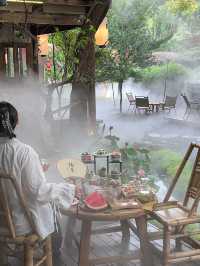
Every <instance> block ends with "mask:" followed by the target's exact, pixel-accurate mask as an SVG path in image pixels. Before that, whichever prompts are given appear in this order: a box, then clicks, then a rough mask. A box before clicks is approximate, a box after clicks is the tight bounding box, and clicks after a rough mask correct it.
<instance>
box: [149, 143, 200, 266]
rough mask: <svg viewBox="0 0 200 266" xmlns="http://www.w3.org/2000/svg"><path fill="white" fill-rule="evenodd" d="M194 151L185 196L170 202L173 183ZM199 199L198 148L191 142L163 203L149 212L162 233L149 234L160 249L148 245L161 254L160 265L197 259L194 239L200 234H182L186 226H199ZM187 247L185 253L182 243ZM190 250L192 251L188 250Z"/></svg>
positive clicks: (199, 254)
mask: <svg viewBox="0 0 200 266" xmlns="http://www.w3.org/2000/svg"><path fill="white" fill-rule="evenodd" d="M194 150H196V159H195V162H194V165H193V169H192V173H191V177H190V179H189V180H188V181H189V183H188V186H187V190H186V194H185V197H184V200H183V202H182V203H180V202H176V201H170V197H171V195H172V193H173V191H174V188H175V186H176V184H177V181H178V179H179V177H180V175H181V173H182V171H183V169H184V167H185V165H186V162H187V161H188V159H189V157H190V156H191V155H192V153H193V151H194ZM199 200H200V145H197V144H193V143H191V144H190V146H189V148H188V150H187V152H186V154H185V156H184V159H183V161H182V162H181V164H180V166H179V168H178V170H177V173H176V175H175V177H174V180H173V182H172V184H171V186H170V187H169V190H168V192H167V194H166V196H165V198H164V201H163V202H162V203H160V204H157V205H156V206H155V209H154V210H153V211H152V212H150V216H151V218H153V219H154V220H156V221H157V222H158V223H159V224H160V225H162V227H163V231H162V232H158V231H157V232H153V233H149V238H150V240H151V241H153V240H158V239H161V240H162V241H163V250H162V251H160V250H159V249H158V248H156V245H154V244H155V242H152V246H153V248H154V250H156V251H158V252H159V253H160V252H161V255H162V259H163V263H162V265H163V266H169V265H171V264H173V263H178V262H182V261H187V262H188V261H193V260H197V259H200V242H199V241H197V240H196V239H195V238H194V236H195V234H197V233H198V234H199V233H200V231H195V232H192V233H189V232H188V231H186V229H187V227H188V225H190V224H198V223H200V215H199V214H198V211H197V209H198V204H199ZM172 239H173V240H174V241H175V247H174V250H173V249H172ZM184 243H185V244H186V245H187V246H188V247H190V249H189V250H183V249H182V247H183V246H182V244H184ZM191 248H192V250H191Z"/></svg>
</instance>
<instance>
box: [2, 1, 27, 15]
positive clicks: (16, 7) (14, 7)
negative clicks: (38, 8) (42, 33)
mask: <svg viewBox="0 0 200 266" xmlns="http://www.w3.org/2000/svg"><path fill="white" fill-rule="evenodd" d="M0 11H5V12H8V11H9V12H26V11H27V12H29V13H31V12H32V5H30V4H26V6H25V5H24V3H9V4H8V5H7V6H0Z"/></svg>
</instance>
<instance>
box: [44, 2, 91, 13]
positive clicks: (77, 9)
mask: <svg viewBox="0 0 200 266" xmlns="http://www.w3.org/2000/svg"><path fill="white" fill-rule="evenodd" d="M43 11H44V13H48V14H68V15H69V14H70V15H71V14H72V15H76V14H78V15H82V14H85V13H86V7H84V6H67V5H46V4H45V5H44V6H43Z"/></svg>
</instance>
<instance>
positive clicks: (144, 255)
mask: <svg viewBox="0 0 200 266" xmlns="http://www.w3.org/2000/svg"><path fill="white" fill-rule="evenodd" d="M135 221H136V225H137V230H138V236H139V238H140V252H141V265H142V266H153V265H154V264H153V256H152V253H151V249H150V243H149V240H148V235H147V223H146V215H142V216H139V217H137V218H136V219H135Z"/></svg>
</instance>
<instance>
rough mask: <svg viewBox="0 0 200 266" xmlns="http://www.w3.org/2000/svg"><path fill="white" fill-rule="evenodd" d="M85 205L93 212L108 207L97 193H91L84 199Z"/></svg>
mask: <svg viewBox="0 0 200 266" xmlns="http://www.w3.org/2000/svg"><path fill="white" fill-rule="evenodd" d="M84 202H85V205H86V206H87V207H88V208H89V209H91V210H94V211H99V210H103V209H105V208H107V207H108V203H107V202H106V200H105V198H104V197H103V195H102V194H101V193H99V192H93V193H91V194H90V195H89V196H87V197H86V198H85V201H84Z"/></svg>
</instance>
